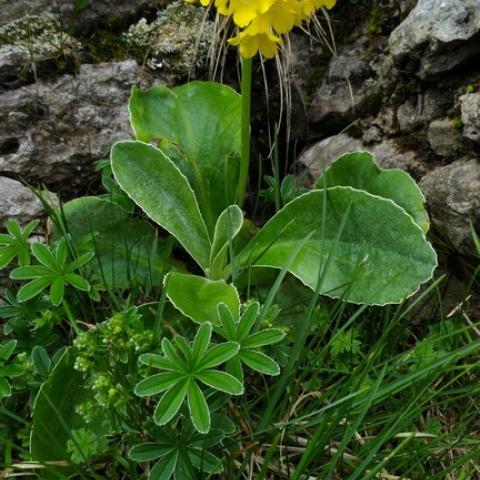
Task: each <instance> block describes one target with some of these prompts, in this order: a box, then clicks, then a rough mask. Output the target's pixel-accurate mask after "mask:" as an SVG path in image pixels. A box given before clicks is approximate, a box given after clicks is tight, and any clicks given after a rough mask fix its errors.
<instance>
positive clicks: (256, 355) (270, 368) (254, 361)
mask: <svg viewBox="0 0 480 480" xmlns="http://www.w3.org/2000/svg"><path fill="white" fill-rule="evenodd" d="M238 356H239V358H240V360H241V361H242V362H244V363H245V364H246V365H248V366H249V367H250V368H251V369H252V370H255V371H256V372H260V373H263V374H265V375H271V376H275V375H278V374H279V373H280V367H279V366H278V364H277V362H275V360H273V359H272V358H270V357H269V356H267V355H265V354H263V353H260V352H254V351H252V350H241V351H240V353H239V354H238Z"/></svg>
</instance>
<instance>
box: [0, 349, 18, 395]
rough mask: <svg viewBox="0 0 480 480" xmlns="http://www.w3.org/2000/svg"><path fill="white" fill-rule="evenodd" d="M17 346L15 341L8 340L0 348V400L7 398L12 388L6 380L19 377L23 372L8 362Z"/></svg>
mask: <svg viewBox="0 0 480 480" xmlns="http://www.w3.org/2000/svg"><path fill="white" fill-rule="evenodd" d="M16 346H17V341H16V340H10V341H8V342H6V343H4V344H3V345H2V346H1V347H0V398H1V397H9V396H10V395H11V394H12V388H11V386H10V382H9V381H8V378H13V377H19V376H20V375H22V374H23V370H22V368H21V367H19V366H18V365H15V364H14V363H12V362H9V360H10V358H11V357H12V355H13V352H14V351H15V348H16Z"/></svg>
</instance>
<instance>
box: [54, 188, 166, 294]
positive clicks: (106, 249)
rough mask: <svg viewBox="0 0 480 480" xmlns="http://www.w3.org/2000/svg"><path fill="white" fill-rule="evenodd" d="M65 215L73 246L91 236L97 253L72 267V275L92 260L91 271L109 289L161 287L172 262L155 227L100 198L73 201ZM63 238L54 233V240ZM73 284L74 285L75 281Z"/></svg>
mask: <svg viewBox="0 0 480 480" xmlns="http://www.w3.org/2000/svg"><path fill="white" fill-rule="evenodd" d="M62 215H63V218H64V220H65V224H66V228H67V230H68V232H69V234H70V235H71V238H72V243H73V245H74V246H75V247H78V246H79V245H81V244H82V243H83V242H84V241H85V238H87V237H89V236H91V237H92V249H93V250H94V251H95V257H94V258H93V260H91V258H92V256H91V254H90V253H87V254H84V255H82V256H80V257H78V258H77V259H76V260H74V261H73V262H72V263H70V264H69V271H70V272H71V273H73V271H74V270H75V269H77V268H80V267H81V266H83V265H84V264H85V263H87V262H88V261H89V260H91V261H90V263H89V265H88V267H89V268H90V269H91V270H92V271H93V274H94V276H95V279H96V280H98V281H99V282H101V283H102V284H103V285H104V287H105V288H107V289H110V288H127V287H130V286H132V285H137V284H142V285H146V284H148V283H149V282H151V283H153V284H154V285H161V283H162V280H163V275H164V274H165V272H166V271H168V270H170V268H171V266H172V262H171V260H170V259H169V258H165V255H164V253H163V252H164V250H165V248H166V247H165V242H164V241H163V240H161V239H158V238H157V236H156V232H155V227H154V226H153V225H151V224H150V223H148V222H146V221H143V220H140V219H138V218H134V217H132V215H131V214H130V213H128V212H127V211H126V210H124V209H123V208H122V207H121V206H120V205H118V204H117V203H114V202H112V201H110V200H108V199H106V198H101V197H82V198H77V199H75V200H72V201H71V202H68V203H66V204H65V205H63V208H62ZM61 235H62V233H61V232H59V231H58V230H57V229H54V238H56V237H59V236H61ZM70 280H72V282H70V283H73V281H74V280H73V277H71V278H70ZM84 286H85V287H86V288H87V289H88V286H87V285H84ZM77 288H80V285H79V286H77Z"/></svg>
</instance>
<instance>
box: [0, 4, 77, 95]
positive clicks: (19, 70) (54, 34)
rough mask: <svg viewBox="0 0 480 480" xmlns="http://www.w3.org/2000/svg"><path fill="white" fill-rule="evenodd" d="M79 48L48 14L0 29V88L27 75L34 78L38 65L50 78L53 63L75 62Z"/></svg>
mask: <svg viewBox="0 0 480 480" xmlns="http://www.w3.org/2000/svg"><path fill="white" fill-rule="evenodd" d="M80 48H81V45H80V43H79V42H78V41H77V40H76V39H74V38H73V37H71V36H70V35H68V34H67V33H66V32H64V31H62V29H61V26H60V23H59V22H58V21H57V20H56V19H55V18H54V17H53V15H50V14H48V13H43V14H41V15H26V16H24V17H22V18H21V19H19V20H16V21H14V22H11V23H9V24H7V25H4V26H3V27H0V85H4V86H5V85H6V86H12V85H14V84H15V83H17V81H20V80H22V79H23V77H27V76H28V73H29V72H30V71H32V72H34V75H32V76H33V77H35V76H38V72H39V70H40V68H39V66H40V65H41V64H44V66H45V70H47V71H48V73H49V74H51V73H52V68H51V67H52V64H54V63H55V62H54V60H55V59H62V62H63V63H65V61H66V60H67V59H71V61H72V62H76V61H77V55H78V54H79V52H80Z"/></svg>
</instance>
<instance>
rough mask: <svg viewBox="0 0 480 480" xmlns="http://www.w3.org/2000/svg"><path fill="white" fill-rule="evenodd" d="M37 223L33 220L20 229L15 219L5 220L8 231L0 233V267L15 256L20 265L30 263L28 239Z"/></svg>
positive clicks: (3, 266)
mask: <svg viewBox="0 0 480 480" xmlns="http://www.w3.org/2000/svg"><path fill="white" fill-rule="evenodd" d="M38 224H39V221H38V220H33V221H32V222H30V223H29V224H28V225H27V226H26V227H25V229H24V230H22V228H21V227H20V225H19V224H18V222H16V221H15V220H9V221H8V222H7V225H6V227H7V231H8V233H3V234H1V235H0V269H1V268H5V267H6V266H8V265H9V264H10V263H11V262H12V261H13V260H14V259H15V258H18V264H19V265H20V266H22V267H26V266H27V265H30V243H29V241H28V239H29V238H30V235H31V234H32V233H33V231H34V230H35V229H36V228H37V226H38Z"/></svg>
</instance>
